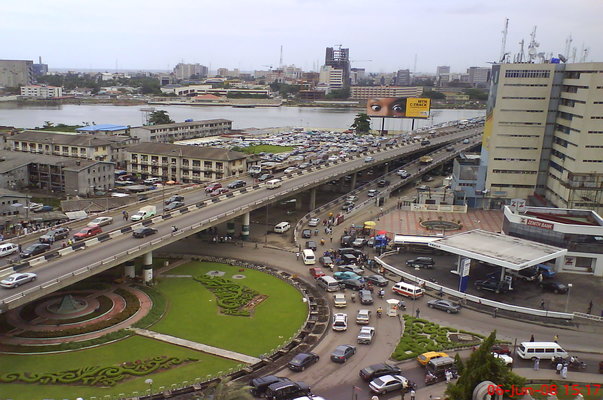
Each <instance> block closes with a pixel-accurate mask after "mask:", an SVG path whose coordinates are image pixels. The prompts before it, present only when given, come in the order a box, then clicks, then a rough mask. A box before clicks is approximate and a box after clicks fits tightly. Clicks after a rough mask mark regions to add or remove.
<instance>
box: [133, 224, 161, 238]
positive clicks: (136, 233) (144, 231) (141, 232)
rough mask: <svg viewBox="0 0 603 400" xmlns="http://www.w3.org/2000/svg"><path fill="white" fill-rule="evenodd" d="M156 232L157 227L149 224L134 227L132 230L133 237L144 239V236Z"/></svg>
mask: <svg viewBox="0 0 603 400" xmlns="http://www.w3.org/2000/svg"><path fill="white" fill-rule="evenodd" d="M156 233H157V229H153V228H149V227H148V226H146V227H144V228H138V229H134V230H133V231H132V237H135V238H137V239H142V238H144V237H147V236H150V235H154V234H156Z"/></svg>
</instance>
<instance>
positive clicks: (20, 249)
mask: <svg viewBox="0 0 603 400" xmlns="http://www.w3.org/2000/svg"><path fill="white" fill-rule="evenodd" d="M21 251H23V249H22V247H21V244H19V253H20V252H21Z"/></svg>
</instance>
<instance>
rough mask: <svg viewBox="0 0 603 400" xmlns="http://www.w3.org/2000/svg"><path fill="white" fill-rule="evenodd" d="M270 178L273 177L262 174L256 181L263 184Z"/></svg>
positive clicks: (272, 176)
mask: <svg viewBox="0 0 603 400" xmlns="http://www.w3.org/2000/svg"><path fill="white" fill-rule="evenodd" d="M272 178H274V175H272V174H262V175H260V177H259V178H258V181H260V182H264V181H267V180H268V179H272Z"/></svg>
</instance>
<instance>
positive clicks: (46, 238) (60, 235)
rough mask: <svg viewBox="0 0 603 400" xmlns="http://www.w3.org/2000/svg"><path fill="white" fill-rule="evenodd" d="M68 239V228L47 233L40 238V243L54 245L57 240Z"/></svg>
mask: <svg viewBox="0 0 603 400" xmlns="http://www.w3.org/2000/svg"><path fill="white" fill-rule="evenodd" d="M68 237H69V229H68V228H56V229H52V230H50V231H48V232H46V234H44V235H42V236H40V238H39V239H38V240H39V241H40V243H53V242H56V241H57V240H61V239H67V238H68Z"/></svg>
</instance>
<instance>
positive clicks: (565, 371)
mask: <svg viewBox="0 0 603 400" xmlns="http://www.w3.org/2000/svg"><path fill="white" fill-rule="evenodd" d="M561 377H562V378H563V379H567V364H563V368H561Z"/></svg>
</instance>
